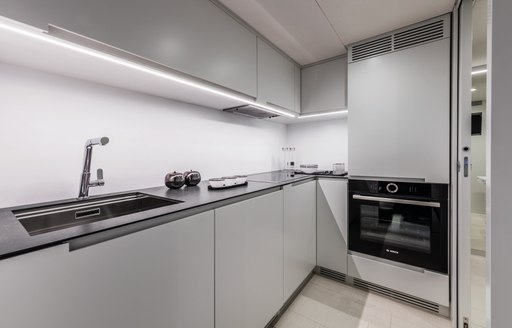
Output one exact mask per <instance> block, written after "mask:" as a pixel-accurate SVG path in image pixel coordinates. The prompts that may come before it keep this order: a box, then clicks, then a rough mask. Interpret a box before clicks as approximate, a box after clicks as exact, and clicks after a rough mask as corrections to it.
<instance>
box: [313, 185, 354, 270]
mask: <svg viewBox="0 0 512 328" xmlns="http://www.w3.org/2000/svg"><path fill="white" fill-rule="evenodd" d="M347 188H348V183H347V181H346V180H333V179H320V180H318V189H317V190H318V191H317V264H318V265H319V266H321V267H324V268H327V269H331V270H334V271H337V272H341V273H344V274H347V244H348V207H347V197H348V195H347Z"/></svg>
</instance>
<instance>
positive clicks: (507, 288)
mask: <svg viewBox="0 0 512 328" xmlns="http://www.w3.org/2000/svg"><path fill="white" fill-rule="evenodd" d="M488 3H489V8H488V10H489V12H488V24H489V25H488V31H489V34H488V44H487V46H488V49H487V50H488V52H487V53H488V57H487V58H488V66H487V68H488V69H489V72H488V75H487V77H488V79H487V81H488V82H487V95H488V98H487V99H488V102H487V105H488V107H487V108H488V113H487V132H488V138H487V215H488V218H489V220H488V221H487V222H488V226H487V256H486V262H487V270H486V288H487V290H486V292H487V295H486V304H487V308H486V316H487V318H486V325H487V327H492V328H498V327H508V326H510V304H511V299H512V284H511V283H510V277H512V261H510V236H512V224H511V223H512V215H511V213H512V208H511V206H512V202H511V201H510V186H511V185H512V175H511V174H510V168H511V167H512V152H511V151H510V149H511V140H512V138H511V132H512V131H511V129H510V126H511V123H512V111H511V110H510V104H512V93H511V92H510V86H511V85H512V65H510V58H512V40H511V38H512V33H510V14H511V12H512V2H511V1H508V0H488Z"/></svg>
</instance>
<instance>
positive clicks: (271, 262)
mask: <svg viewBox="0 0 512 328" xmlns="http://www.w3.org/2000/svg"><path fill="white" fill-rule="evenodd" d="M282 304H283V192H282V191H277V192H273V193H270V194H266V195H263V196H259V197H256V198H251V199H249V200H246V201H242V202H239V203H236V204H232V205H228V206H225V207H221V208H218V209H216V210H215V327H221V328H262V327H265V325H266V324H267V323H268V322H269V321H270V320H271V319H272V317H273V316H274V315H275V314H276V313H277V311H278V310H279V309H280V308H281V305H282Z"/></svg>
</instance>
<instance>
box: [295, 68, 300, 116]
mask: <svg viewBox="0 0 512 328" xmlns="http://www.w3.org/2000/svg"><path fill="white" fill-rule="evenodd" d="M294 70H295V74H294V77H295V83H294V88H295V90H294V94H295V108H294V109H293V111H294V112H296V113H298V114H300V112H301V99H300V97H301V89H300V86H301V80H300V67H299V66H298V65H295V69H294Z"/></svg>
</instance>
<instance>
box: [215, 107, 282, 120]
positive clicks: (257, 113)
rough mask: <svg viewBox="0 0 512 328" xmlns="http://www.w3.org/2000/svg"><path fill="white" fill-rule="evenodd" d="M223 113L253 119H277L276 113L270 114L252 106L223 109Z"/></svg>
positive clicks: (265, 110)
mask: <svg viewBox="0 0 512 328" xmlns="http://www.w3.org/2000/svg"><path fill="white" fill-rule="evenodd" d="M223 111H224V112H228V113H233V114H238V115H243V116H248V117H254V118H260V119H261V118H273V117H278V116H279V115H278V114H277V113H274V112H271V111H270V110H267V109H263V108H261V107H257V106H254V105H242V106H237V107H231V108H226V109H223Z"/></svg>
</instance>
